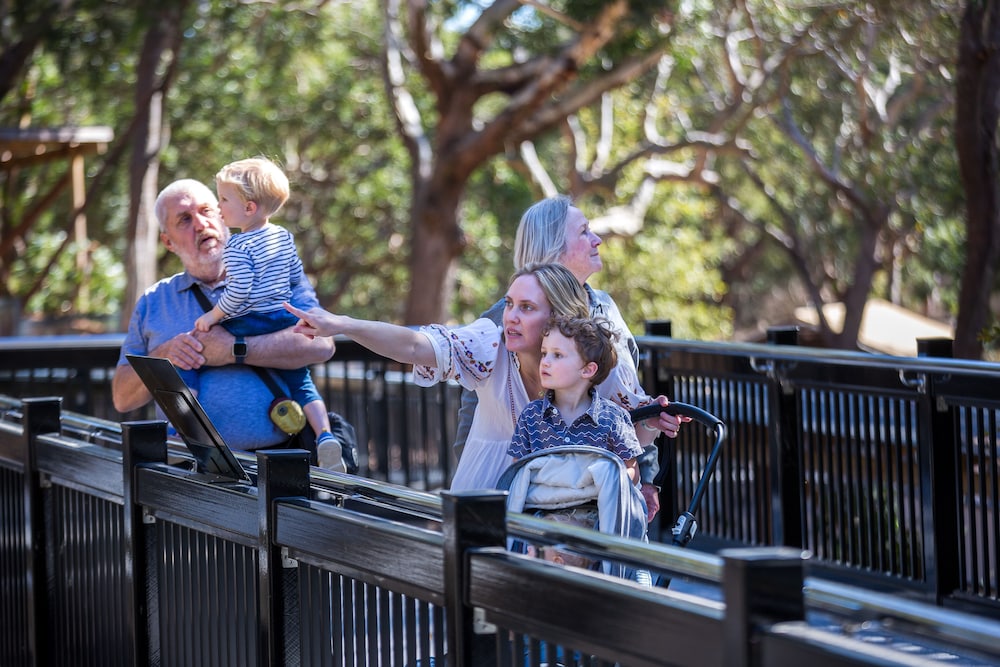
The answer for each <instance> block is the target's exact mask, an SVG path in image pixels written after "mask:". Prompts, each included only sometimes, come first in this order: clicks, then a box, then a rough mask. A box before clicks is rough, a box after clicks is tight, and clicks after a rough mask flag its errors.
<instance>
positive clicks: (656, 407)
mask: <svg viewBox="0 0 1000 667" xmlns="http://www.w3.org/2000/svg"><path fill="white" fill-rule="evenodd" d="M661 412H666V413H667V414H670V415H681V416H683V417H690V418H691V419H693V420H695V421H698V422H701V423H702V424H704V425H705V426H707V427H709V428H712V429H714V428H717V427H720V426H722V425H723V424H722V420H721V419H719V418H718V417H716V416H715V415H713V414H712V413H711V412H706V411H705V410H702V409H701V408H699V407H697V406H694V405H690V404H688V403H676V402H670V403H668V404H667V405H666V406H663V405H660V404H659V403H651V404H649V405H646V406H643V407H641V408H636V409H635V410H632V411H630V412H629V415H630V416H631V417H632V423H633V424H635V423H636V422H641V421H642V420H643V419H649V418H650V417H655V416H657V415H659V414H660V413H661Z"/></svg>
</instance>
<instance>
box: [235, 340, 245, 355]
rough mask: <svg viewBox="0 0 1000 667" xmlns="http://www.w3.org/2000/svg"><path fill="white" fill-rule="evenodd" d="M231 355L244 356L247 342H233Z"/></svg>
mask: <svg viewBox="0 0 1000 667" xmlns="http://www.w3.org/2000/svg"><path fill="white" fill-rule="evenodd" d="M233 356H234V357H245V356H247V344H246V343H233Z"/></svg>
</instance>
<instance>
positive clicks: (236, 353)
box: [233, 336, 247, 364]
mask: <svg viewBox="0 0 1000 667" xmlns="http://www.w3.org/2000/svg"><path fill="white" fill-rule="evenodd" d="M233 357H234V358H235V359H236V363H238V364H242V363H245V362H246V360H247V340H246V338H244V337H243V336H237V337H236V340H234V341H233Z"/></svg>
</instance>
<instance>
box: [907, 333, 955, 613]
mask: <svg viewBox="0 0 1000 667" xmlns="http://www.w3.org/2000/svg"><path fill="white" fill-rule="evenodd" d="M953 343H954V341H953V340H952V339H950V338H918V339H917V356H918V357H937V358H946V359H950V358H951V357H952V354H953ZM940 379H941V378H939V377H938V376H935V375H934V374H930V376H929V377H928V378H927V383H926V385H925V386H926V387H927V392H926V394H925V395H924V397H923V400H921V401H919V402H918V405H920V417H919V420H920V421H919V422H918V423H919V425H920V433H921V436H920V440H921V445H920V450H921V453H920V475H921V484H924V485H925V487H924V488H927V489H930V493H929V494H927V495H925V496H924V497H925V499H927V500H925V501H924V502H925V503H927V502H929V503H930V507H929V508H928V507H927V506H926V505H925V507H924V513H923V514H924V520H923V534H924V536H925V538H924V541H923V542H924V547H923V553H924V573H925V576H926V577H927V580H928V583H929V584H930V585H931V586H932V590H933V591H934V596H935V599H936V601H937V603H938V604H941V602H942V600H943V599H944V598H945V597H947V596H949V595H951V594H952V593H954V592H955V591H956V590H958V589H959V588H960V587H961V582H960V580H959V573H960V571H961V568H960V565H961V548H960V545H961V544H962V539H963V538H962V535H961V534H960V530H959V526H960V525H961V522H960V521H959V520H958V517H959V507H960V505H959V498H958V494H959V489H958V486H957V480H958V479H959V477H958V474H959V473H958V470H959V463H958V454H959V452H958V451H957V447H958V443H957V442H956V440H955V419H954V414H953V411H952V410H951V408H950V406H949V405H948V404H947V403H946V402H945V401H944V399H941V400H940V401H939V400H938V397H937V382H938V381H939V380H940ZM927 536H930V539H927Z"/></svg>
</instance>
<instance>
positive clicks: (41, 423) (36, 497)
mask: <svg viewBox="0 0 1000 667" xmlns="http://www.w3.org/2000/svg"><path fill="white" fill-rule="evenodd" d="M21 405H22V407H23V409H24V426H23V428H22V430H21V432H22V435H23V439H22V440H21V444H22V446H23V447H24V449H23V451H22V452H21V460H22V461H23V462H24V495H23V502H24V531H25V532H24V547H25V551H26V552H27V553H26V554H25V556H26V558H25V562H26V563H27V566H28V571H27V572H26V573H25V575H26V576H25V579H26V580H27V582H28V590H27V594H28V595H27V603H28V610H27V611H28V620H27V626H28V627H27V630H28V664H32V665H48V664H49V663H50V662H51V659H50V656H49V648H48V647H49V642H48V641H47V639H46V638H47V637H48V636H49V633H50V632H51V627H50V624H49V591H48V588H47V583H48V581H49V572H48V568H47V567H46V563H47V561H48V559H47V557H46V553H45V549H46V541H45V515H44V506H45V505H44V503H45V499H44V498H43V494H42V486H43V479H42V475H41V473H40V472H39V471H38V457H37V452H38V448H37V447H35V439H36V438H37V437H38V436H39V435H42V434H43V433H58V432H59V429H60V419H59V413H60V408H61V406H62V399H61V398H26V399H24V400H23V401H22V402H21Z"/></svg>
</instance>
